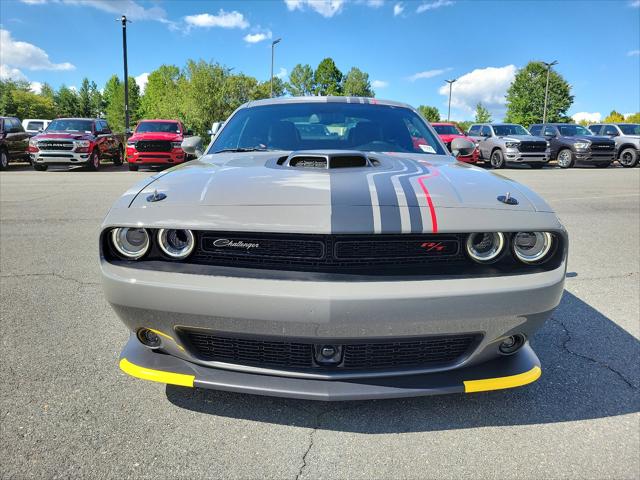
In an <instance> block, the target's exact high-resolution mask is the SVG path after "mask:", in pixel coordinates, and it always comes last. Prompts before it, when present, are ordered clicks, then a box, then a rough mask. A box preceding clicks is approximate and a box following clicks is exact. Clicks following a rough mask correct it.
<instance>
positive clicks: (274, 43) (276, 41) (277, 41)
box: [269, 38, 282, 97]
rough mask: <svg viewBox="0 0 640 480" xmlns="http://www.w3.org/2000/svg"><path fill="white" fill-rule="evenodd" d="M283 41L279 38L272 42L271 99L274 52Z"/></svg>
mask: <svg viewBox="0 0 640 480" xmlns="http://www.w3.org/2000/svg"><path fill="white" fill-rule="evenodd" d="M281 41H282V39H281V38H277V39H276V40H274V41H273V42H271V77H270V78H271V94H270V95H269V96H270V97H273V56H274V53H273V52H274V50H275V46H276V44H278V43H280V42H281Z"/></svg>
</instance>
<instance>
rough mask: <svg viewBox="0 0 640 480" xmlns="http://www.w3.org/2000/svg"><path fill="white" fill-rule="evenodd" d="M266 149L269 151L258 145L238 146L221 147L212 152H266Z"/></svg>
mask: <svg viewBox="0 0 640 480" xmlns="http://www.w3.org/2000/svg"><path fill="white" fill-rule="evenodd" d="M268 151H270V150H269V149H268V148H258V147H252V148H243V147H239V148H223V149H222V150H218V151H216V152H213V153H226V152H268Z"/></svg>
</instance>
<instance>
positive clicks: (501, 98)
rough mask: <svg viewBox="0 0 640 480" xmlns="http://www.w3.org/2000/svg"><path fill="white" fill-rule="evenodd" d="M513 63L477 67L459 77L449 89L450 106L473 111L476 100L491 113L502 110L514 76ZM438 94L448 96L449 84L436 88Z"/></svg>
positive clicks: (514, 67)
mask: <svg viewBox="0 0 640 480" xmlns="http://www.w3.org/2000/svg"><path fill="white" fill-rule="evenodd" d="M516 71H517V68H516V66H515V65H505V66H504V67H487V68H478V69H476V70H473V71H472V72H469V73H466V74H464V75H462V76H461V77H459V78H458V79H457V81H456V82H455V83H454V84H453V87H452V90H451V106H453V107H455V108H459V109H462V110H465V111H467V112H473V111H475V108H476V105H477V104H478V102H482V104H483V105H484V106H485V107H486V108H487V109H489V111H491V112H492V113H495V112H503V111H504V105H505V104H506V99H505V94H506V93H507V89H508V88H509V86H510V85H511V82H513V79H514V78H515V75H516ZM438 93H439V94H440V95H444V96H445V97H447V98H448V96H449V85H448V84H445V85H442V86H441V87H440V88H439V89H438Z"/></svg>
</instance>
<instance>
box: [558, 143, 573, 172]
mask: <svg viewBox="0 0 640 480" xmlns="http://www.w3.org/2000/svg"><path fill="white" fill-rule="evenodd" d="M574 163H575V159H574V158H573V152H572V151H571V150H569V149H568V148H565V149H563V150H560V151H559V152H558V166H559V167H560V168H571V167H573V164H574Z"/></svg>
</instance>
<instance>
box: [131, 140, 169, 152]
mask: <svg viewBox="0 0 640 480" xmlns="http://www.w3.org/2000/svg"><path fill="white" fill-rule="evenodd" d="M171 149H172V147H171V142H169V141H167V140H139V141H137V142H136V150H138V151H139V152H170V151H171Z"/></svg>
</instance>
